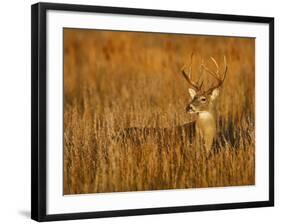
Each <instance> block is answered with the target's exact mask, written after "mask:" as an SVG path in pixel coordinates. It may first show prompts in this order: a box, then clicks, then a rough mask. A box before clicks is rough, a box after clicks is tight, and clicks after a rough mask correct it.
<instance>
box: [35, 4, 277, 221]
mask: <svg viewBox="0 0 281 224" xmlns="http://www.w3.org/2000/svg"><path fill="white" fill-rule="evenodd" d="M273 205H274V19H273V18H268V17H252V16H238V15H222V14H209V13H194V12H179V11H162V10H149V9H133V8H115V7H101V6H86V5H68V4H53V3H38V4H35V5H33V6H32V208H31V209H32V212H31V214H32V218H33V219H35V220H37V221H53V220H67V219H82V218H98V217H114V216H130V215H145V214H160V213H175V212H190V211H205V210H219V209H235V208H251V207H262V206H273Z"/></svg>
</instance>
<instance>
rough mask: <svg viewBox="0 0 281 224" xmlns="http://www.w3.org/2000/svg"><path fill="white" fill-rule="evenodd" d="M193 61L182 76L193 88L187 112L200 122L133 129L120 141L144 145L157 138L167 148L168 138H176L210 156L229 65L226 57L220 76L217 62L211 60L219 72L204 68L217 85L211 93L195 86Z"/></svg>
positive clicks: (200, 84) (199, 86) (201, 83)
mask: <svg viewBox="0 0 281 224" xmlns="http://www.w3.org/2000/svg"><path fill="white" fill-rule="evenodd" d="M192 59H193V54H191V59H190V64H189V67H188V71H186V70H187V65H186V64H185V65H184V66H183V67H182V69H181V73H182V75H183V77H184V78H185V80H186V81H187V84H188V85H189V86H190V87H189V88H188V92H189V95H190V98H191V100H190V101H189V103H188V104H187V106H186V108H185V111H186V112H187V113H188V114H192V115H195V117H196V119H195V120H194V121H192V122H188V123H185V124H183V125H179V126H175V127H171V128H149V127H143V128H140V127H131V128H126V129H124V130H123V131H122V132H121V133H119V135H118V139H120V138H121V139H129V140H131V141H132V142H134V143H137V144H139V143H140V141H141V140H142V141H145V140H146V139H147V138H149V137H150V138H154V139H156V140H157V142H158V143H160V144H166V142H165V140H166V139H169V138H166V136H174V137H175V139H176V141H179V142H183V141H185V142H189V143H191V144H195V145H196V148H198V147H203V148H204V149H205V150H206V151H207V152H210V150H211V148H212V144H213V141H214V137H215V135H216V117H215V113H214V102H215V99H216V98H217V97H218V95H219V88H220V87H221V86H222V84H223V83H224V80H225V77H226V73H227V63H226V58H225V56H224V65H225V67H224V70H223V72H222V74H220V72H219V71H220V68H219V65H218V63H217V61H216V60H215V59H214V58H213V57H210V59H211V61H212V62H213V64H214V66H215V67H216V71H213V70H211V69H210V68H208V67H207V66H206V65H205V64H204V62H202V63H201V65H200V71H201V75H202V71H203V70H204V71H206V73H207V74H210V75H211V76H212V77H213V78H214V79H215V81H216V83H215V84H214V85H212V86H210V87H209V88H208V89H206V90H203V81H202V82H200V83H199V81H197V82H195V81H193V80H192V78H191V76H192ZM200 78H201V77H200Z"/></svg>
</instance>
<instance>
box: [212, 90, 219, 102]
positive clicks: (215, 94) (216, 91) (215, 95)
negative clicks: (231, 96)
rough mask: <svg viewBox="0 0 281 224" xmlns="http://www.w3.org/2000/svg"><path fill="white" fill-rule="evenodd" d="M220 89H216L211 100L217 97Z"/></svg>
mask: <svg viewBox="0 0 281 224" xmlns="http://www.w3.org/2000/svg"><path fill="white" fill-rule="evenodd" d="M219 93H220V91H219V90H218V89H214V90H213V92H212V94H211V100H214V99H216V98H217V96H218V95H219Z"/></svg>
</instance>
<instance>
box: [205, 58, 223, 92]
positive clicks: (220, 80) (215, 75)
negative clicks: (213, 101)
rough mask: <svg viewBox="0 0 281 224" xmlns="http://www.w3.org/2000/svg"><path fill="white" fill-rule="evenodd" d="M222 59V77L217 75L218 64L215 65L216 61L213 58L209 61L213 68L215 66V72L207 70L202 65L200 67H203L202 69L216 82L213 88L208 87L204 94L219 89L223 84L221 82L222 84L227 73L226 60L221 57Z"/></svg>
mask: <svg viewBox="0 0 281 224" xmlns="http://www.w3.org/2000/svg"><path fill="white" fill-rule="evenodd" d="M223 59H224V65H225V69H224V72H223V74H222V75H220V74H219V66H218V63H217V61H216V60H215V59H214V58H213V57H211V60H212V62H213V63H214V64H215V66H216V69H217V70H216V72H214V71H212V70H210V69H209V68H207V67H206V66H205V65H204V64H202V66H203V68H204V69H205V71H207V72H208V73H209V74H210V75H211V76H212V77H214V78H215V79H216V80H217V84H215V85H214V86H212V87H210V88H209V89H208V90H207V91H206V93H211V92H213V90H214V89H217V88H219V87H220V86H221V85H222V84H223V82H224V80H225V77H226V72H227V63H226V58H225V56H224V57H223Z"/></svg>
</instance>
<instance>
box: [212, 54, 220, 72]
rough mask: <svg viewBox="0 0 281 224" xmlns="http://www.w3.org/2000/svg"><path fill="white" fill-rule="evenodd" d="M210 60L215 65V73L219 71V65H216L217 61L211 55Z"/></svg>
mask: <svg viewBox="0 0 281 224" xmlns="http://www.w3.org/2000/svg"><path fill="white" fill-rule="evenodd" d="M211 60H212V61H213V62H214V64H215V66H216V68H217V73H219V65H218V63H217V61H216V60H215V59H214V58H213V57H211Z"/></svg>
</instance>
